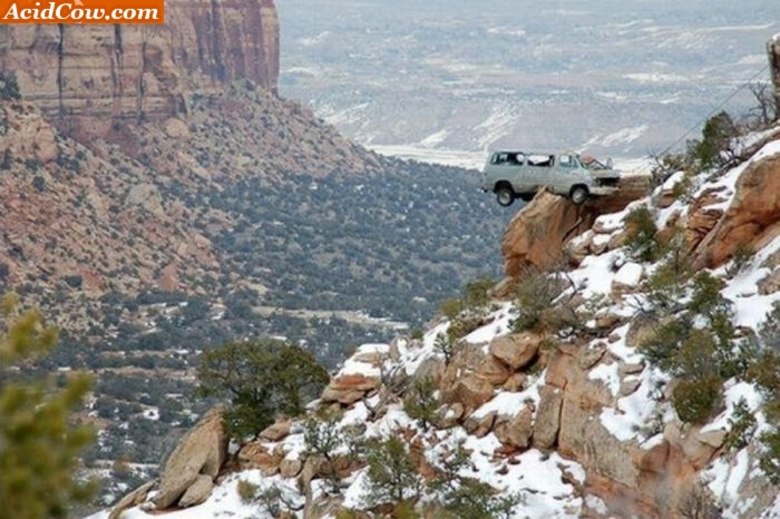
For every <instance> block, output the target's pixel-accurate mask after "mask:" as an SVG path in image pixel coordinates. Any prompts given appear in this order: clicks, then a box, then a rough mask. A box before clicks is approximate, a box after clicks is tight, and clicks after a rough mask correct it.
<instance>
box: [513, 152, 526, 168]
mask: <svg viewBox="0 0 780 519" xmlns="http://www.w3.org/2000/svg"><path fill="white" fill-rule="evenodd" d="M523 164H525V154H523V153H510V154H509V165H511V166H522V165H523Z"/></svg>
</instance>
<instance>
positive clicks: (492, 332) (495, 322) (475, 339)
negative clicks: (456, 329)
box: [466, 303, 516, 344]
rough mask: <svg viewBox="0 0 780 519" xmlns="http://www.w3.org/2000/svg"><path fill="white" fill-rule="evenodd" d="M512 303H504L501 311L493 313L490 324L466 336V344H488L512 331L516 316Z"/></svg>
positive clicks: (489, 317)
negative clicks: (513, 320)
mask: <svg viewBox="0 0 780 519" xmlns="http://www.w3.org/2000/svg"><path fill="white" fill-rule="evenodd" d="M512 308H513V305H512V303H504V304H503V305H502V306H501V309H500V310H498V311H496V312H493V313H492V314H491V315H490V316H488V319H489V320H490V321H491V322H490V323H489V324H486V325H485V326H483V327H481V328H477V329H476V330H474V331H473V332H471V333H470V334H468V335H467V336H466V342H468V343H470V344H483V343H488V342H490V341H492V340H493V339H495V338H496V337H500V336H501V335H506V334H508V333H509V332H511V331H512V329H511V328H512V324H511V323H512V319H514V318H515V317H516V316H515V315H514V314H513V313H512Z"/></svg>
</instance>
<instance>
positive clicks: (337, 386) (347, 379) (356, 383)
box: [328, 374, 380, 391]
mask: <svg viewBox="0 0 780 519" xmlns="http://www.w3.org/2000/svg"><path fill="white" fill-rule="evenodd" d="M379 384H380V381H379V379H378V378H375V377H367V376H365V375H360V374H349V375H339V376H337V377H336V378H334V379H333V380H331V381H330V384H328V387H329V388H331V389H333V390H335V391H371V390H372V389H376V388H378V387H379Z"/></svg>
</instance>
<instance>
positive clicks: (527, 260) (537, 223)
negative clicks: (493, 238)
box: [501, 175, 650, 278]
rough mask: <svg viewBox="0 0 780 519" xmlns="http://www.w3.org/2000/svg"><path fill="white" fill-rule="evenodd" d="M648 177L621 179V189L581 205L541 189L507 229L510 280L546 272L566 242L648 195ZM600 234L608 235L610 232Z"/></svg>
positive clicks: (505, 247)
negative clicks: (534, 270) (527, 273)
mask: <svg viewBox="0 0 780 519" xmlns="http://www.w3.org/2000/svg"><path fill="white" fill-rule="evenodd" d="M649 180H650V178H649V176H638V175H637V176H626V177H623V178H621V181H620V186H619V190H618V191H617V192H616V193H615V194H613V195H610V196H602V197H595V198H592V199H590V200H588V202H586V203H585V204H583V205H581V206H577V205H575V204H573V203H571V201H570V200H568V199H567V198H565V197H561V196H558V195H554V194H552V193H550V192H548V191H547V190H545V189H543V190H541V191H540V192H539V193H538V194H537V195H536V196H535V197H534V199H533V200H532V201H531V202H530V203H529V204H527V205H526V206H524V207H523V208H522V210H520V211H519V212H518V213H517V215H516V216H515V217H514V218H513V219H512V221H511V222H510V223H509V225H508V226H507V229H506V231H505V233H504V239H503V242H502V244H501V249H502V253H503V255H504V265H505V270H506V274H507V277H509V278H519V277H520V276H521V275H522V273H523V270H524V269H525V268H527V267H529V266H532V267H536V268H539V269H542V270H547V269H548V268H550V267H551V266H553V265H554V264H555V263H556V262H557V261H559V260H560V257H559V255H556V254H554V253H552V251H562V250H565V245H566V243H567V240H568V239H570V238H572V237H575V236H577V235H578V234H581V233H582V232H585V231H587V230H588V229H590V228H591V226H592V225H593V223H594V221H595V220H596V218H597V217H598V216H600V215H603V214H608V213H615V212H618V211H621V210H623V209H624V208H625V207H626V206H627V205H628V204H629V203H631V202H632V201H634V200H637V199H639V198H641V197H642V196H644V195H645V194H646V193H647V190H648V186H649ZM597 232H604V233H606V234H609V231H608V230H607V229H599V230H598V231H597Z"/></svg>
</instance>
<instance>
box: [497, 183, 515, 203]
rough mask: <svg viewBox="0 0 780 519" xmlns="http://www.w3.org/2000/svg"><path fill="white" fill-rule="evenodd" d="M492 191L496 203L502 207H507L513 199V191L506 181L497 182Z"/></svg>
mask: <svg viewBox="0 0 780 519" xmlns="http://www.w3.org/2000/svg"><path fill="white" fill-rule="evenodd" d="M493 191H494V192H495V193H496V200H497V201H498V204H499V205H501V206H503V207H508V206H510V205H512V202H514V201H515V191H514V189H512V186H511V185H509V184H507V183H506V182H502V183H500V184H498V185H497V186H496V188H495V189H494V190H493Z"/></svg>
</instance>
